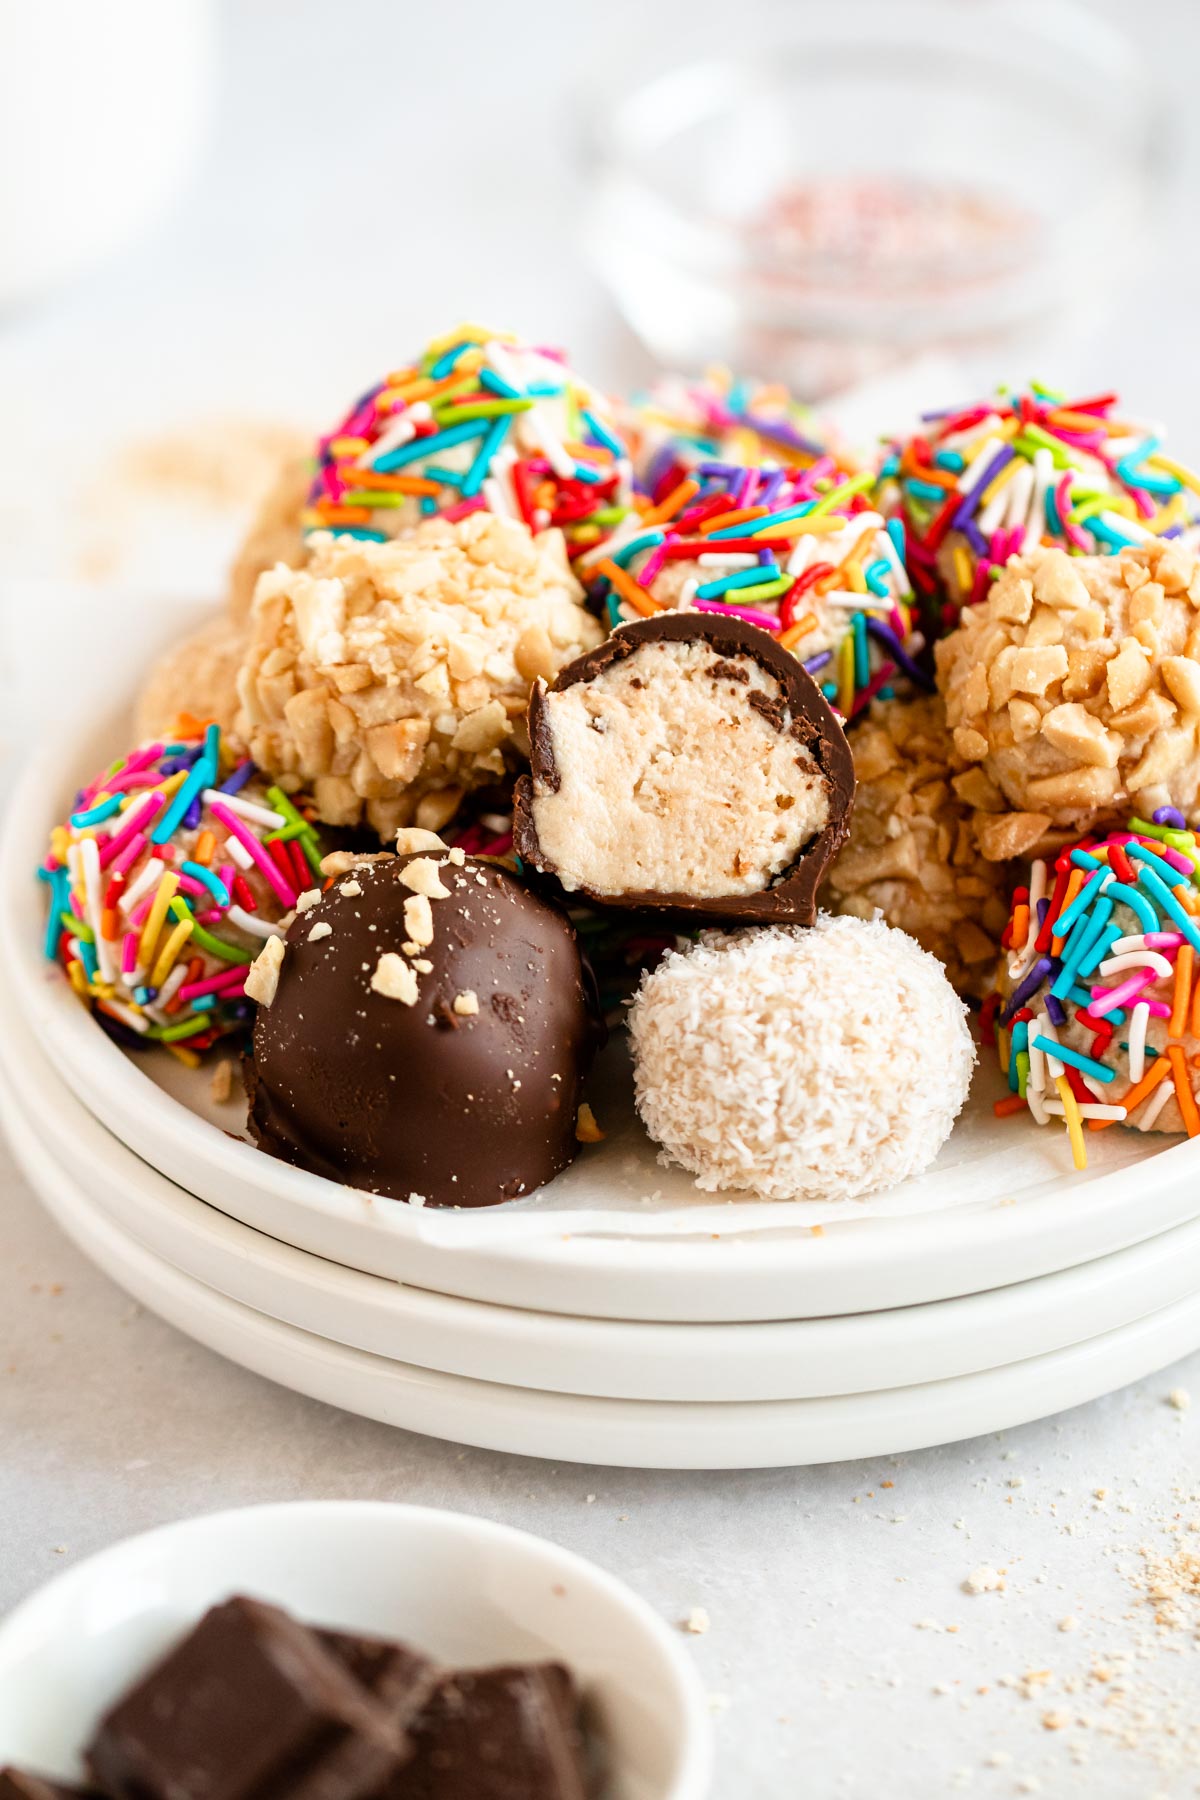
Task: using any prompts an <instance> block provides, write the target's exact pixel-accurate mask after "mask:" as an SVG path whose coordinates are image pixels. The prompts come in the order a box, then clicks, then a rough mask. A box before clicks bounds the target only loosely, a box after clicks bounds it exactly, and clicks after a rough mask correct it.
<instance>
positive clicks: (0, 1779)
mask: <svg viewBox="0 0 1200 1800" xmlns="http://www.w3.org/2000/svg"><path fill="white" fill-rule="evenodd" d="M0 1800H99V1796H98V1795H97V1794H96V1790H95V1789H94V1788H83V1787H75V1786H74V1785H73V1784H72V1783H71V1782H69V1781H51V1780H50V1779H49V1777H48V1776H45V1775H31V1774H30V1773H29V1771H28V1769H11V1768H10V1769H0Z"/></svg>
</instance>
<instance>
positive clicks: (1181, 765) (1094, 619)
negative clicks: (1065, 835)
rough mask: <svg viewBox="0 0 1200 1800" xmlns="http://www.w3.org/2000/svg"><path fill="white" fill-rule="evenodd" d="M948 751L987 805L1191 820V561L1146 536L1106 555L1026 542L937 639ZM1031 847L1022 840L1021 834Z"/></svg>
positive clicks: (1196, 618) (1199, 687)
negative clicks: (990, 797) (950, 736)
mask: <svg viewBox="0 0 1200 1800" xmlns="http://www.w3.org/2000/svg"><path fill="white" fill-rule="evenodd" d="M937 664H938V686H939V687H940V689H941V692H942V694H943V695H944V697H945V701H946V717H947V720H948V722H949V725H950V727H951V730H952V731H953V733H954V743H955V748H956V750H957V751H958V753H959V754H960V756H962V757H963V758H964V759H965V760H967V761H969V762H972V763H977V764H978V765H979V767H980V771H981V774H982V776H984V777H985V778H986V780H987V781H988V782H989V783H990V784H992V788H993V790H994V807H993V809H994V810H996V811H1004V810H1008V811H1010V812H1020V813H1024V814H1027V815H1029V816H1030V835H1031V836H1032V837H1034V839H1035V840H1036V832H1035V830H1034V827H1035V826H1036V825H1037V824H1038V823H1039V822H1040V824H1041V825H1042V827H1048V826H1049V827H1074V828H1075V829H1076V831H1082V830H1086V829H1089V828H1090V827H1091V826H1093V825H1095V824H1097V823H1099V822H1100V821H1102V820H1107V821H1113V822H1115V821H1116V820H1118V819H1119V818H1120V817H1121V816H1123V814H1124V813H1126V812H1127V811H1129V809H1130V807H1131V806H1132V807H1134V808H1136V809H1137V810H1139V811H1141V812H1143V813H1149V812H1152V811H1154V809H1155V808H1156V807H1160V806H1174V807H1178V808H1179V809H1180V810H1181V811H1182V812H1183V813H1184V815H1185V817H1186V819H1187V820H1188V822H1189V823H1195V822H1196V821H1197V820H1198V819H1200V801H1198V795H1200V565H1198V564H1197V560H1196V556H1195V554H1194V553H1193V552H1192V551H1190V550H1186V549H1184V548H1182V547H1181V546H1180V545H1179V544H1177V543H1175V542H1173V541H1171V540H1168V539H1162V540H1155V541H1154V542H1152V543H1149V544H1145V545H1142V546H1140V547H1139V548H1138V549H1136V550H1124V551H1122V552H1121V554H1120V555H1119V556H1116V557H1093V556H1079V557H1071V556H1067V555H1065V554H1064V552H1062V551H1061V550H1040V551H1035V552H1034V553H1033V554H1032V555H1030V556H1027V557H1024V558H1021V559H1020V560H1015V561H1013V562H1011V563H1009V565H1008V566H1007V567H1006V568H1005V569H1004V571H1003V572H1002V573H1001V575H1000V576H999V577H998V579H997V580H996V582H995V583H994V584H993V587H992V589H991V593H990V595H989V597H988V600H987V602H986V604H984V605H981V606H978V607H971V608H969V609H968V610H967V611H966V612H965V613H964V614H963V618H962V623H961V625H960V626H959V628H958V630H957V631H955V632H953V633H952V634H951V635H950V636H949V637H948V638H946V639H944V640H943V641H942V643H940V644H939V645H938V646H937ZM1030 847H1031V848H1032V847H1033V846H1032V845H1030Z"/></svg>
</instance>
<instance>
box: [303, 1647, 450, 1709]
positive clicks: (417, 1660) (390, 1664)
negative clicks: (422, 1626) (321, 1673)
mask: <svg viewBox="0 0 1200 1800" xmlns="http://www.w3.org/2000/svg"><path fill="white" fill-rule="evenodd" d="M316 1636H317V1637H318V1638H319V1640H320V1642H321V1643H322V1644H323V1645H324V1647H325V1649H326V1650H328V1651H329V1652H330V1654H331V1655H332V1656H335V1657H336V1658H337V1660H338V1662H340V1663H341V1665H342V1667H343V1668H345V1669H347V1670H348V1671H349V1672H350V1674H351V1675H353V1676H354V1679H355V1680H356V1681H359V1682H361V1683H362V1685H363V1687H365V1688H366V1689H367V1690H368V1691H369V1692H370V1693H371V1694H373V1695H374V1697H375V1699H376V1700H378V1702H379V1704H380V1705H381V1706H382V1707H383V1708H384V1709H385V1711H386V1713H387V1715H388V1718H389V1719H390V1720H391V1721H392V1723H393V1725H396V1726H398V1727H399V1729H400V1730H401V1731H403V1730H405V1729H406V1728H407V1727H408V1726H409V1725H410V1724H411V1723H412V1721H413V1720H414V1719H415V1718H416V1716H417V1714H418V1713H419V1712H421V1710H422V1709H423V1708H424V1707H425V1705H426V1704H427V1703H428V1701H429V1699H430V1697H431V1695H432V1694H433V1690H434V1688H435V1687H436V1686H437V1683H438V1680H439V1678H440V1676H441V1675H442V1673H443V1671H442V1670H441V1669H439V1668H438V1666H437V1664H436V1663H432V1662H430V1660H429V1658H428V1657H427V1656H422V1655H421V1653H420V1651H419V1650H412V1649H410V1648H409V1646H408V1645H407V1644H400V1643H394V1642H392V1641H390V1640H389V1639H387V1638H376V1637H363V1636H361V1635H360V1634H359V1633H356V1632H351V1631H320V1630H318V1631H317V1633H316Z"/></svg>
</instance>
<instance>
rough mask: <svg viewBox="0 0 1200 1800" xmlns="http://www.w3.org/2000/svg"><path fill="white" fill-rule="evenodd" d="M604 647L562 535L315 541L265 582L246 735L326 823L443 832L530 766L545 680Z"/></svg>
mask: <svg viewBox="0 0 1200 1800" xmlns="http://www.w3.org/2000/svg"><path fill="white" fill-rule="evenodd" d="M602 636H603V633H602V631H601V629H600V626H599V625H598V624H597V622H596V620H595V619H594V618H593V617H592V615H591V614H590V613H589V612H588V611H587V609H586V608H585V606H584V605H583V590H582V588H581V587H580V585H579V583H578V582H577V581H576V579H575V577H574V575H573V574H572V573H571V569H570V567H569V565H568V562H567V558H566V553H565V550H564V547H563V540H562V537H561V535H560V534H559V533H557V532H553V531H544V532H542V533H540V534H539V535H538V536H536V537H535V536H534V535H533V534H532V533H531V532H530V531H529V529H528V528H527V527H526V526H525V525H523V524H521V523H520V522H519V521H517V520H514V519H498V518H493V517H492V515H491V514H490V513H486V512H481V513H474V514H472V515H470V516H469V517H468V518H465V519H461V520H459V521H458V522H457V523H456V524H454V523H449V522H448V521H446V520H444V519H434V520H431V521H430V522H429V523H428V524H427V525H422V526H420V527H418V529H417V530H416V531H415V532H413V533H412V534H411V535H410V536H408V537H405V538H397V539H395V540H394V541H392V540H389V541H388V542H386V543H382V544H375V543H360V542H358V541H357V540H355V539H353V538H349V537H345V536H338V537H333V536H331V535H330V534H329V533H328V532H324V533H318V534H317V535H316V536H315V537H314V538H313V539H312V541H311V543H310V545H309V555H308V561H307V563H306V564H305V566H304V567H303V568H297V569H288V568H283V567H280V568H277V569H273V570H271V571H270V572H269V573H268V574H266V575H264V576H262V578H261V579H260V581H259V584H258V588H257V591H256V593H255V596H254V605H253V608H252V610H251V615H250V622H249V630H248V637H247V643H246V649H245V654H244V657H243V660H242V664H241V669H240V672H239V675H238V692H239V695H240V697H241V710H240V712H239V714H238V729H239V731H240V732H241V734H242V736H243V737H244V738H245V740H246V742H247V743H248V744H249V746H250V750H251V754H252V755H253V756H254V758H255V760H256V761H257V762H258V763H259V765H260V767H262V768H265V769H270V770H271V771H272V772H273V773H274V774H276V775H289V776H295V777H297V778H299V779H301V780H303V781H304V782H306V783H310V784H311V787H312V793H313V800H314V804H315V805H316V808H317V811H318V813H319V815H320V817H321V818H322V819H323V820H324V821H325V822H326V823H327V824H329V825H342V826H354V825H357V824H359V823H360V822H362V821H363V820H364V819H365V821H366V823H367V824H369V825H370V826H371V827H372V828H373V829H374V830H375V831H376V832H377V833H378V834H379V836H380V838H382V839H384V840H387V839H390V838H391V837H392V836H393V835H394V834H395V832H396V830H397V828H398V827H400V826H402V825H403V826H406V825H412V824H416V825H418V826H421V827H422V828H424V829H427V830H430V831H440V830H441V828H442V826H443V825H447V824H448V823H449V822H450V820H451V819H452V818H453V817H454V816H455V814H456V813H457V811H458V809H459V807H460V806H461V804H462V802H463V800H464V798H465V797H466V796H467V795H468V794H470V793H472V792H474V791H476V790H477V789H480V788H491V787H494V786H496V785H497V783H502V782H503V781H504V780H505V778H506V776H507V774H508V771H509V769H510V766H511V764H512V763H513V762H514V761H518V760H520V758H521V756H522V752H523V750H524V748H525V745H524V718H525V710H526V707H527V705H528V702H529V690H530V687H531V686H532V684H533V681H534V680H535V678H536V677H538V676H543V677H546V678H552V677H553V676H554V675H555V674H556V673H557V671H558V670H559V669H560V668H561V667H562V666H563V664H564V663H567V662H570V661H571V659H572V658H573V657H575V656H578V655H579V654H580V652H581V651H583V650H586V649H589V648H590V647H591V646H592V645H594V644H597V643H598V642H599V641H600V639H601V637H602Z"/></svg>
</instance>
